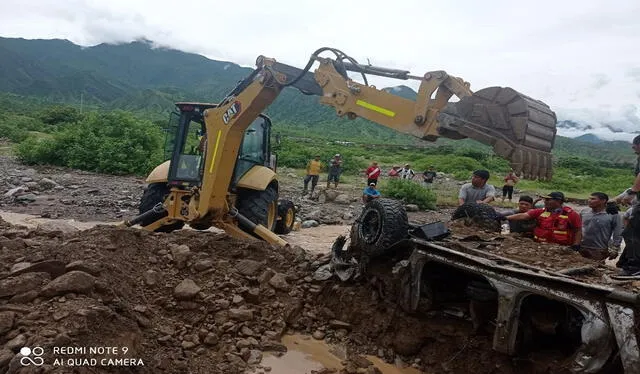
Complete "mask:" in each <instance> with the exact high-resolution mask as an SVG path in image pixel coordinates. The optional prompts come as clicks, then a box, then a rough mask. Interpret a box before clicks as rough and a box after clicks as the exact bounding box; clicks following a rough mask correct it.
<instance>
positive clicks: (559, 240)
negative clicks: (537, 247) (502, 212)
mask: <svg viewBox="0 0 640 374" xmlns="http://www.w3.org/2000/svg"><path fill="white" fill-rule="evenodd" d="M543 199H544V208H541V209H531V210H530V211H528V212H526V213H518V214H513V215H510V216H507V217H506V218H507V219H508V220H510V221H511V220H526V219H532V218H533V219H535V220H536V227H535V228H534V229H533V238H534V240H535V241H537V242H540V243H556V244H560V245H566V246H570V247H571V249H573V250H574V251H579V250H580V242H581V241H582V219H581V218H580V214H578V213H577V212H576V211H574V210H573V209H571V208H570V207H568V206H564V205H563V203H564V202H565V198H564V194H563V193H562V192H552V193H550V194H549V195H547V196H543Z"/></svg>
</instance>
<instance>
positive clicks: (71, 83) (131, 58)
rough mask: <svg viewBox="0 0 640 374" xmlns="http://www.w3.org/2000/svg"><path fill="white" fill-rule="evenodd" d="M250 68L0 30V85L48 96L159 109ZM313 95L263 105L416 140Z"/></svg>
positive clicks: (337, 131)
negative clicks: (349, 115)
mask: <svg viewBox="0 0 640 374" xmlns="http://www.w3.org/2000/svg"><path fill="white" fill-rule="evenodd" d="M251 71H252V69H250V68H246V67H241V66H240V65H238V64H235V63H233V62H229V61H217V60H212V59H209V58H207V57H205V56H202V55H199V54H196V53H189V52H183V51H179V50H176V49H172V48H168V47H161V46H154V45H153V42H152V41H150V40H144V39H142V40H139V41H134V42H131V43H119V44H110V43H100V44H96V45H94V46H79V45H76V44H74V43H72V42H71V41H69V40H66V39H24V38H3V37H0V91H1V92H9V93H13V94H18V95H22V96H26V97H37V98H41V99H45V100H47V101H50V102H61V103H73V104H75V105H77V103H79V102H80V100H82V101H83V104H84V105H87V106H97V107H101V108H105V109H125V110H130V111H141V112H149V113H153V114H154V115H157V116H164V114H167V113H168V112H169V111H171V110H173V103H174V102H177V101H183V100H186V101H208V102H217V101H219V100H220V99H222V98H223V97H224V96H225V95H226V94H227V93H228V92H229V91H231V90H232V89H233V88H234V87H235V85H236V84H237V82H238V81H240V80H241V79H243V78H244V77H246V76H247V75H248V74H249V73H250V72H251ZM384 90H385V91H387V92H390V93H393V94H396V95H398V96H401V97H404V98H408V99H415V97H416V95H417V94H416V92H415V91H414V90H413V89H411V88H410V87H407V86H404V85H398V86H394V87H387V88H384ZM317 101H318V99H317V98H315V97H309V96H305V95H301V94H299V93H298V92H295V89H293V88H287V89H285V90H284V91H283V92H282V93H281V95H280V96H279V97H278V98H277V99H276V101H275V102H274V103H273V104H272V105H271V106H269V107H268V108H267V110H266V111H265V112H266V114H268V115H269V116H270V117H271V118H272V119H273V120H274V123H282V125H281V126H282V128H283V129H287V130H289V131H293V132H296V133H301V134H303V133H307V132H310V133H322V134H324V135H327V136H332V137H335V138H338V139H341V138H345V139H346V138H349V137H352V138H353V137H363V136H364V137H368V138H369V139H383V140H384V141H390V142H395V143H406V144H410V143H414V142H416V141H419V140H417V138H414V137H411V136H409V135H405V134H401V133H398V132H396V131H394V130H391V129H388V128H386V127H383V126H381V125H377V124H374V123H371V122H369V121H366V120H363V119H360V118H358V119H356V120H354V121H351V120H347V119H346V118H340V117H338V116H336V114H335V111H334V110H333V108H329V107H326V106H323V105H319V104H318V103H317ZM565 124H566V125H567V126H569V127H568V128H570V129H575V130H576V131H582V130H585V129H589V128H590V127H585V126H583V125H582V124H580V123H578V122H574V121H570V120H565V121H559V123H558V128H559V129H564V128H565V127H564V126H565ZM571 126H573V127H571ZM276 128H277V126H276ZM320 129H322V130H320ZM591 140H593V139H591Z"/></svg>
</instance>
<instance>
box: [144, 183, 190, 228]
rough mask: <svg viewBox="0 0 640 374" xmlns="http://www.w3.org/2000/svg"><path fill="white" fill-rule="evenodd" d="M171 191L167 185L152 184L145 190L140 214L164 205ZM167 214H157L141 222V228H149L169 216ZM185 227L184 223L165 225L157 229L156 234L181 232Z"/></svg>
mask: <svg viewBox="0 0 640 374" xmlns="http://www.w3.org/2000/svg"><path fill="white" fill-rule="evenodd" d="M170 191H171V189H170V188H169V186H168V185H167V184H166V183H151V184H149V185H148V186H147V188H145V190H144V193H143V194H142V197H141V198H140V205H139V207H138V210H139V212H140V214H142V213H144V212H147V211H149V210H151V209H152V208H153V207H154V206H156V204H158V203H162V202H163V201H164V198H165V197H166V196H167V195H168V194H169V192H170ZM167 214H168V213H167V212H162V213H157V214H154V215H153V216H151V217H149V218H147V219H145V220H143V221H142V222H140V225H141V226H147V225H150V224H152V223H154V222H155V221H157V220H159V219H161V218H164V217H166V216H167ZM183 226H184V222H182V221H177V222H174V223H171V224H168V225H163V226H160V227H158V228H157V229H155V230H154V231H155V232H171V231H175V230H180V229H181V228H182V227H183Z"/></svg>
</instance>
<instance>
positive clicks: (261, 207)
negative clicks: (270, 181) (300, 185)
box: [236, 185, 278, 231]
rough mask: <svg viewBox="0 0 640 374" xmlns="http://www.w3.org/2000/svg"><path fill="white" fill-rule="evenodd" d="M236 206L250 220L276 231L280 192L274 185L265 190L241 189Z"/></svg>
mask: <svg viewBox="0 0 640 374" xmlns="http://www.w3.org/2000/svg"><path fill="white" fill-rule="evenodd" d="M236 208H237V209H238V212H240V214H242V215H243V216H245V217H247V218H248V219H249V221H251V222H253V223H255V224H259V225H263V226H264V227H266V228H267V229H269V230H271V231H274V229H275V227H276V220H277V217H278V192H277V190H276V188H275V186H273V185H269V186H268V187H267V189H265V190H264V191H257V190H250V189H244V188H243V189H239V190H238V199H237V201H236Z"/></svg>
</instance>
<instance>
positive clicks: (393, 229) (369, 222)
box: [352, 198, 409, 257]
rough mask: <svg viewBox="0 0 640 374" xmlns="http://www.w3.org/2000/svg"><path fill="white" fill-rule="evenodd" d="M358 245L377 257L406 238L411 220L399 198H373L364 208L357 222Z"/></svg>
mask: <svg viewBox="0 0 640 374" xmlns="http://www.w3.org/2000/svg"><path fill="white" fill-rule="evenodd" d="M355 225H357V230H353V231H355V232H352V236H353V234H356V235H357V238H355V239H356V240H353V239H354V238H352V243H353V244H355V243H357V246H358V247H359V248H360V250H361V251H362V252H363V254H365V255H367V256H369V257H377V256H380V255H382V254H384V253H385V252H386V250H387V249H388V248H389V247H390V246H391V245H393V244H394V243H396V242H398V241H400V240H403V239H406V238H407V235H408V232H409V220H408V218H407V212H406V211H405V209H404V204H403V203H402V202H400V201H398V200H394V199H386V198H380V199H376V200H373V201H371V202H369V203H367V205H365V207H364V208H363V210H362V213H360V217H359V218H358V219H357V222H356V223H355Z"/></svg>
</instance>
